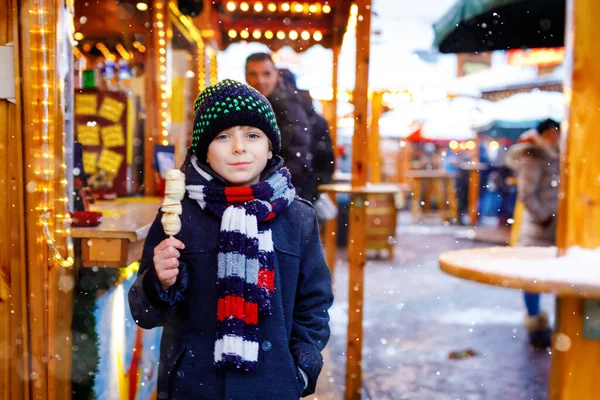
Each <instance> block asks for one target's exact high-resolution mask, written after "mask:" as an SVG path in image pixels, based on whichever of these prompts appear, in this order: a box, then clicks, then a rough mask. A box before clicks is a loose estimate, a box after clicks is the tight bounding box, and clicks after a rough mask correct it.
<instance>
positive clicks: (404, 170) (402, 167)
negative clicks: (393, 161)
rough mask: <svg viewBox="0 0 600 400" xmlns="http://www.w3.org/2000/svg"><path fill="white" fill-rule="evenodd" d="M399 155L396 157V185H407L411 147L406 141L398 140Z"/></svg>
mask: <svg viewBox="0 0 600 400" xmlns="http://www.w3.org/2000/svg"><path fill="white" fill-rule="evenodd" d="M399 146H400V154H399V155H398V164H397V168H398V171H397V175H396V176H397V183H408V178H407V177H406V175H407V174H408V170H410V162H411V158H412V145H411V144H410V142H408V141H406V140H400V143H399Z"/></svg>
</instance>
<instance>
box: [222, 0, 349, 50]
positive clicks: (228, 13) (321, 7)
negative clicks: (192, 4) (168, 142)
mask: <svg viewBox="0 0 600 400" xmlns="http://www.w3.org/2000/svg"><path fill="white" fill-rule="evenodd" d="M351 3H352V0H328V1H322V0H313V1H286V0H249V1H241V0H215V1H213V2H212V6H211V12H212V13H213V18H211V19H212V20H213V21H214V20H215V19H216V21H217V24H215V25H216V26H217V29H218V30H219V32H218V34H217V35H218V36H219V37H220V39H221V40H219V47H220V48H221V50H224V49H226V48H227V47H228V46H229V45H230V44H232V43H235V42H239V41H253V42H260V43H264V44H266V45H267V46H269V48H270V49H271V50H273V51H277V50H278V49H280V48H281V47H283V46H286V45H287V46H290V47H292V48H293V49H294V51H296V52H302V51H305V50H306V49H308V48H310V47H311V46H313V45H315V44H320V45H322V46H323V47H325V48H332V47H333V46H334V44H335V43H338V45H341V43H342V38H343V35H344V32H345V30H346V25H347V22H348V15H349V11H350V5H351Z"/></svg>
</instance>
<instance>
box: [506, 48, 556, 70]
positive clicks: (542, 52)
mask: <svg viewBox="0 0 600 400" xmlns="http://www.w3.org/2000/svg"><path fill="white" fill-rule="evenodd" d="M507 57H508V63H509V64H510V65H519V66H527V65H538V66H539V65H559V64H562V62H563V60H564V58H565V48H564V47H557V48H551V49H528V50H509V51H508V56H507Z"/></svg>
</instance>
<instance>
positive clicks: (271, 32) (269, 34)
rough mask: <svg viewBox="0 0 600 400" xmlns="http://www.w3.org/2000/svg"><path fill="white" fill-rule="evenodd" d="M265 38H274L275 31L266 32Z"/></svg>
mask: <svg viewBox="0 0 600 400" xmlns="http://www.w3.org/2000/svg"><path fill="white" fill-rule="evenodd" d="M265 39H269V40H271V39H273V31H266V32H265Z"/></svg>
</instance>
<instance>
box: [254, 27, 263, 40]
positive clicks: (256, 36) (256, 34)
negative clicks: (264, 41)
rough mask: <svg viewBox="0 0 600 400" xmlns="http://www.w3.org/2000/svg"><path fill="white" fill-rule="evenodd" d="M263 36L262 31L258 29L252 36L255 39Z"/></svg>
mask: <svg viewBox="0 0 600 400" xmlns="http://www.w3.org/2000/svg"><path fill="white" fill-rule="evenodd" d="M261 36H262V33H261V32H260V30H258V29H255V30H254V32H252V37H253V38H254V39H260V37H261Z"/></svg>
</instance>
